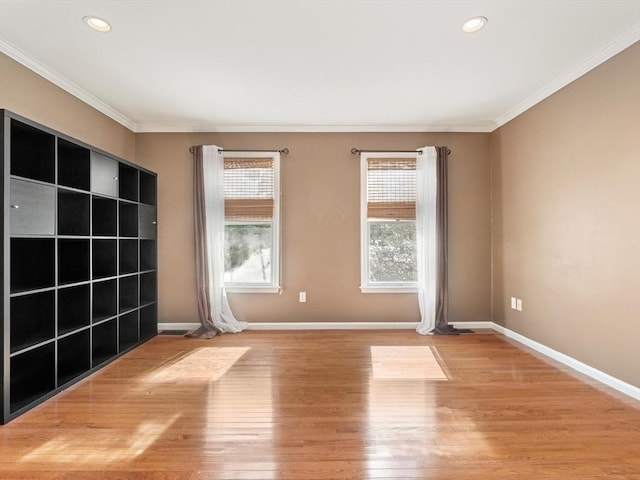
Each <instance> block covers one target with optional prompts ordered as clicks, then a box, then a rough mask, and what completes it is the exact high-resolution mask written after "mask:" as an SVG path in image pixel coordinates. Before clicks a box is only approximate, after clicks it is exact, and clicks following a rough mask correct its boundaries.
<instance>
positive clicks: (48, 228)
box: [9, 178, 56, 236]
mask: <svg viewBox="0 0 640 480" xmlns="http://www.w3.org/2000/svg"><path fill="white" fill-rule="evenodd" d="M9 189H10V190H11V192H10V194H9V198H10V203H9V204H10V206H11V209H10V211H9V219H10V223H9V226H10V232H11V235H15V236H17V235H25V236H36V235H38V236H40V235H54V234H55V233H56V189H55V187H53V186H51V185H44V184H42V183H36V182H30V181H27V180H19V179H17V178H12V179H11V180H10V182H9Z"/></svg>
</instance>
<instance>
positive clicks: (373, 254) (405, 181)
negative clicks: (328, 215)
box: [360, 153, 418, 293]
mask: <svg viewBox="0 0 640 480" xmlns="http://www.w3.org/2000/svg"><path fill="white" fill-rule="evenodd" d="M416 155H417V153H416V154H407V153H368V154H364V153H363V154H361V181H362V188H361V195H362V199H361V241H362V245H361V254H362V259H361V267H362V268H361V276H362V279H361V282H362V283H361V286H360V288H361V291H362V292H365V293H367V292H384V291H391V292H401V291H410V292H414V291H416V288H417V280H418V274H417V248H416Z"/></svg>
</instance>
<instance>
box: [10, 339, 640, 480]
mask: <svg viewBox="0 0 640 480" xmlns="http://www.w3.org/2000/svg"><path fill="white" fill-rule="evenodd" d="M399 346H400V347H407V351H406V353H403V354H402V355H401V361H400V362H395V363H394V361H389V360H390V359H389V358H387V359H385V358H384V356H385V355H391V356H393V355H394V354H393V352H394V351H395V352H396V353H397V350H394V349H380V348H374V349H373V350H372V348H371V347H399ZM408 347H429V348H428V350H430V352H431V353H432V354H433V355H432V356H431V357H430V358H431V359H427V360H425V358H423V357H424V355H423V354H424V352H425V349H424V348H416V349H409V348H408ZM372 351H374V352H375V353H374V354H375V355H376V358H375V359H372ZM385 352H386V353H385ZM421 352H422V353H421ZM427 356H429V355H427ZM433 358H435V359H436V360H437V362H438V365H439V367H440V368H437V367H438V365H435V366H434V365H433V361H432V360H433ZM391 360H393V359H391ZM423 361H425V362H431V363H430V364H429V365H431V367H429V368H426V367H422V366H420V365H422V364H421V363H420V362H423ZM373 363H376V364H384V366H385V368H384V369H383V370H382V371H384V375H381V377H382V378H376V377H375V376H374V369H373V368H372V365H373ZM394 365H395V367H394ZM425 365H426V364H425ZM425 370H428V371H429V372H431V371H432V372H433V373H429V374H425V375H422V378H416V377H420V376H421V375H416V371H419V372H424V371H425ZM438 371H440V372H441V373H442V372H443V373H444V374H445V375H444V376H445V378H442V375H440V374H439V373H438ZM394 372H396V373H395V374H394ZM131 478H135V479H143V480H144V479H166V480H174V479H175V480H196V479H209V480H214V479H215V480H219V479H234V480H242V479H264V480H267V479H282V480H309V479H314V480H316V479H317V480H321V479H332V480H334V479H335V480H339V479H403V480H409V479H456V480H460V479H463V480H464V479H507V478H508V479H518V478H520V479H527V480H528V479H561V480H566V479H574V478H575V479H587V478H588V479H591V478H593V479H603V478H612V479H640V407H639V402H637V401H634V400H633V399H630V398H629V397H625V396H624V395H622V394H619V393H616V392H614V391H612V390H609V389H607V388H605V387H601V386H598V385H597V384H595V382H593V381H590V380H588V379H586V377H582V376H581V375H579V374H575V373H572V372H569V371H568V370H567V369H566V368H564V367H561V366H559V365H557V364H554V363H553V362H551V361H549V360H546V359H544V358H542V357H540V356H538V355H537V354H535V353H533V352H531V351H529V350H527V349H525V348H523V347H519V346H517V345H515V344H513V343H510V342H509V341H508V340H506V339H505V338H504V337H502V336H499V335H496V334H492V333H486V334H483V333H476V334H468V335H460V336H450V337H449V336H447V337H439V336H428V337H422V336H419V335H417V334H415V333H414V332H411V331H339V332H328V331H317V332H297V331H296V332H293V331H292V332H268V331H254V332H252V331H247V332H244V333H242V334H238V335H231V334H228V335H223V336H220V337H216V338H214V339H212V340H195V339H185V338H182V337H178V336H159V337H157V338H154V339H153V340H151V341H150V342H148V343H146V344H145V345H143V346H142V347H140V348H138V349H136V350H134V351H132V352H130V353H129V354H127V355H125V356H124V357H123V358H121V359H119V360H117V361H116V362H114V363H113V364H111V365H109V366H108V367H106V368H104V369H103V370H101V371H99V372H97V373H96V374H94V375H93V376H91V377H89V378H87V379H85V380H83V381H82V382H80V383H79V384H77V385H75V386H73V387H72V388H70V389H69V390H67V391H66V392H63V393H61V394H60V395H58V396H56V397H54V398H53V399H51V400H49V401H47V402H46V403H44V404H42V405H40V406H38V407H37V408H35V409H34V410H32V411H30V412H28V413H27V414H25V415H23V416H21V417H19V418H18V419H16V420H14V421H13V422H11V423H9V424H8V425H5V426H0V479H45V480H49V479H56V480H58V479H65V480H66V479H69V480H71V479H73V480H78V479H83V480H84V479H87V480H94V479H114V480H117V479H131Z"/></svg>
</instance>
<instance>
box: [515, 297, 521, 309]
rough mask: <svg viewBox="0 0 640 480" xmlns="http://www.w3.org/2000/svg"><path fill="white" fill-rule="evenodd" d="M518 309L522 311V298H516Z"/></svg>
mask: <svg viewBox="0 0 640 480" xmlns="http://www.w3.org/2000/svg"><path fill="white" fill-rule="evenodd" d="M516 310H518V311H519V312H521V311H522V299H520V298H518V299H517V300H516Z"/></svg>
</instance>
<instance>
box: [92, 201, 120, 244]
mask: <svg viewBox="0 0 640 480" xmlns="http://www.w3.org/2000/svg"><path fill="white" fill-rule="evenodd" d="M92 201H93V216H92V218H91V226H92V233H93V236H94V237H115V236H116V235H118V202H117V201H116V200H112V199H109V198H103V197H96V196H94V197H93V200H92Z"/></svg>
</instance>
